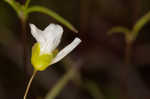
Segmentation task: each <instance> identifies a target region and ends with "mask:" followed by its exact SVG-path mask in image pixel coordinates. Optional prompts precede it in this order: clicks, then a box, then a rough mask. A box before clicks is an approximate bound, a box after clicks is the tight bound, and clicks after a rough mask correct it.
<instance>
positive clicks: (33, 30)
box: [30, 24, 44, 43]
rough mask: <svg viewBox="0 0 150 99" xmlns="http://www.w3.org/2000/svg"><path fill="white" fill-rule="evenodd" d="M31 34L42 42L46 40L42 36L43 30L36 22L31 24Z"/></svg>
mask: <svg viewBox="0 0 150 99" xmlns="http://www.w3.org/2000/svg"><path fill="white" fill-rule="evenodd" d="M30 28H31V34H32V35H33V37H34V38H35V39H36V40H37V42H39V43H42V42H44V38H43V37H42V35H41V33H42V31H41V30H40V29H38V28H37V27H36V26H35V25H34V24H30Z"/></svg>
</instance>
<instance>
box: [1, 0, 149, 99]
mask: <svg viewBox="0 0 150 99" xmlns="http://www.w3.org/2000/svg"><path fill="white" fill-rule="evenodd" d="M17 1H18V2H19V3H21V4H24V2H25V0H17ZM30 5H41V6H44V7H47V8H49V9H52V10H53V11H55V12H57V13H58V14H59V15H61V16H62V17H64V18H65V19H67V20H68V21H69V22H71V23H72V24H73V25H74V26H75V27H76V28H77V29H78V30H79V33H78V34H75V33H73V32H72V31H70V30H69V29H68V28H66V27H65V26H64V35H63V38H62V43H61V44H60V48H63V47H64V46H66V45H67V44H69V43H70V42H71V41H72V40H73V39H74V37H76V36H78V37H80V38H81V39H82V43H81V44H80V45H79V46H78V47H77V48H76V49H75V50H74V51H73V52H72V53H71V54H70V55H68V56H67V57H66V58H65V59H63V61H61V62H59V63H57V64H55V65H53V66H51V67H50V68H48V69H47V70H45V71H43V72H39V73H38V75H37V76H36V78H35V79H34V81H33V83H32V86H31V89H30V91H29V95H28V99H44V97H45V96H46V95H47V93H48V92H49V91H50V89H51V88H52V87H53V86H54V85H55V84H56V82H57V81H58V80H59V79H60V78H61V77H62V76H63V75H64V74H65V73H66V68H67V69H69V68H70V67H72V66H73V67H79V70H78V74H77V76H78V77H80V80H82V83H81V82H80V81H79V80H78V77H76V76H75V78H73V79H75V80H72V81H69V82H68V83H67V85H66V86H65V88H64V89H63V90H62V91H61V92H60V93H59V95H58V96H57V97H56V99H150V78H149V76H150V72H149V71H150V52H149V51H150V33H149V32H150V22H149V23H148V24H146V25H145V26H144V28H142V30H141V31H140V33H139V36H138V38H137V40H136V41H135V43H134V45H133V47H132V55H131V63H130V64H129V66H128V68H127V71H128V72H127V78H128V79H127V80H125V81H124V80H122V78H123V77H124V75H122V73H123V72H125V70H124V68H123V67H124V66H126V64H124V50H125V47H126V46H125V40H124V37H123V36H122V35H120V34H119V35H112V36H108V34H107V32H108V31H109V30H110V29H111V28H112V27H113V26H124V27H127V28H129V29H131V28H132V27H133V25H134V24H135V22H136V21H137V20H138V19H139V18H140V17H141V16H143V15H145V14H146V13H147V12H149V11H150V1H149V0H32V1H31V4H30ZM29 23H33V24H35V25H36V26H38V27H39V28H41V29H44V28H45V27H46V26H47V25H48V24H49V23H58V24H60V23H59V22H57V21H56V20H55V19H53V18H52V17H49V16H47V15H44V14H41V13H33V14H31V15H30V17H29V19H28V20H27V28H26V29H27V33H26V35H27V38H26V42H27V46H26V51H27V53H26V56H27V65H26V67H24V60H23V56H24V54H23V53H24V52H23V46H24V43H23V40H22V37H21V36H22V30H21V25H22V24H21V22H20V19H19V18H18V16H17V15H16V13H15V11H14V10H13V9H12V8H11V7H10V6H9V5H8V4H7V3H6V2H4V1H3V0H0V67H1V68H0V99H21V98H22V97H23V94H24V91H25V87H26V84H27V82H28V79H29V77H30V76H31V74H32V69H33V68H32V65H31V63H30V56H31V48H32V45H33V43H34V42H35V40H34V38H33V37H32V36H31V33H30V29H29ZM91 82H92V83H91ZM79 83H80V84H79Z"/></svg>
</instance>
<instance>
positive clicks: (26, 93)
mask: <svg viewBox="0 0 150 99" xmlns="http://www.w3.org/2000/svg"><path fill="white" fill-rule="evenodd" d="M36 74H37V71H36V70H34V71H33V74H32V76H31V78H30V80H29V82H28V85H27V88H26V91H25V93H24V97H23V99H26V98H27V95H28V92H29V89H30V86H31V83H32V81H33V79H34V77H35V75H36Z"/></svg>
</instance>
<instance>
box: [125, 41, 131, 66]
mask: <svg viewBox="0 0 150 99" xmlns="http://www.w3.org/2000/svg"><path fill="white" fill-rule="evenodd" d="M131 49H132V42H127V43H126V50H125V63H126V64H130V61H131Z"/></svg>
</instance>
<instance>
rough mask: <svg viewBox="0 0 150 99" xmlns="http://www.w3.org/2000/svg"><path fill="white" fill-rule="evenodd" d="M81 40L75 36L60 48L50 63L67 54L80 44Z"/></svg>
mask: <svg viewBox="0 0 150 99" xmlns="http://www.w3.org/2000/svg"><path fill="white" fill-rule="evenodd" d="M80 42H81V40H80V39H79V38H75V39H74V40H73V42H72V43H71V44H69V45H68V46H66V47H65V48H64V49H62V50H61V51H60V52H59V53H58V54H57V55H56V57H55V58H54V59H53V61H52V63H51V64H54V63H56V62H58V61H60V60H61V59H62V58H64V57H65V56H66V55H67V54H69V53H70V52H71V51H72V50H73V49H74V48H76V47H77V46H78V45H79V44H80Z"/></svg>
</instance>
